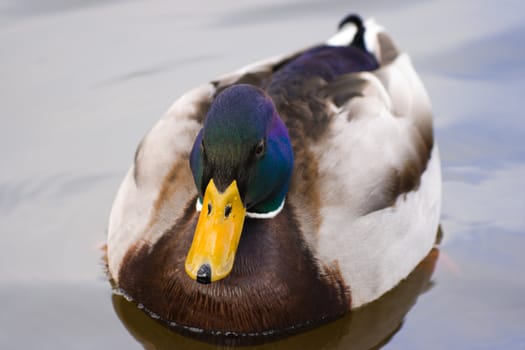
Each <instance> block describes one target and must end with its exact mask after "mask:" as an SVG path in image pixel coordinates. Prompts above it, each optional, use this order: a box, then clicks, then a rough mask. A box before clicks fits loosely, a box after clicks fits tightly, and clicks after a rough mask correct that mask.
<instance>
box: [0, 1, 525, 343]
mask: <svg viewBox="0 0 525 350" xmlns="http://www.w3.org/2000/svg"><path fill="white" fill-rule="evenodd" d="M524 9H525V6H524V5H523V4H522V3H521V2H518V1H514V2H513V1H505V2H498V3H495V2H489V1H473V0H468V1H461V2H457V1H445V0H443V1H425V2H419V1H408V0H407V1H397V2H395V3H394V2H388V1H379V0H377V1H366V2H365V1H354V2H351V1H321V0H309V1H301V2H299V1H298V0H297V1H287V2H286V3H283V2H281V1H277V0H271V1H261V2H259V3H249V4H248V3H235V4H233V3H232V2H226V1H212V0H199V1H192V2H191V3H188V2H180V4H177V3H175V2H173V1H148V2H141V1H101V0H97V1H94V0H93V1H87V0H85V1H81V0H75V1H71V0H69V1H65V0H47V1H37V0H0V81H1V84H0V102H1V103H0V113H1V114H0V118H1V120H2V127H1V128H0V159H2V161H1V168H0V169H1V171H0V232H1V239H0V242H1V247H2V253H1V254H0V300H1V301H2V312H1V313H0V348H2V349H32V348H38V349H57V348H58V349H93V348H103V349H140V348H141V347H142V345H141V344H143V346H144V347H147V348H150V349H152V348H155V347H157V348H163V347H164V348H165V347H172V348H180V349H187V348H210V347H209V346H206V345H203V343H200V342H198V341H195V340H188V339H187V338H184V337H181V336H178V335H176V334H173V333H170V332H168V331H166V330H165V329H164V328H160V327H158V325H157V324H156V323H154V322H153V321H151V320H150V319H148V318H147V317H146V318H145V317H144V315H143V314H142V313H141V312H139V311H138V310H136V309H135V308H134V307H131V304H129V303H127V302H125V301H124V300H123V299H122V298H121V297H119V296H112V295H111V292H110V286H109V284H108V282H107V281H106V279H105V277H104V274H103V269H102V263H101V255H102V253H101V251H100V248H99V246H100V243H102V242H104V239H105V227H106V224H107V217H108V214H109V210H110V207H111V201H112V200H113V198H114V195H115V192H116V189H117V187H118V185H119V183H120V181H121V179H122V177H123V175H124V173H125V171H126V170H127V168H128V166H129V165H130V164H131V161H132V159H133V153H134V149H135V146H136V145H137V143H138V141H139V140H140V138H141V137H142V136H143V135H144V133H145V132H146V131H147V130H148V129H149V128H150V127H151V126H152V125H153V124H154V123H155V122H156V120H157V119H158V118H159V117H160V116H161V115H162V113H163V112H164V111H165V110H166V109H167V108H168V107H169V105H170V104H171V103H172V101H173V100H174V99H175V98H176V97H177V96H179V95H180V94H181V93H182V92H184V91H186V90H188V89H189V88H191V87H193V86H195V85H197V84H199V83H201V82H205V81H208V80H209V79H211V78H213V77H215V76H217V75H220V74H222V73H225V72H228V71H231V70H233V69H235V68H238V67H239V66H241V65H243V64H246V63H249V62H253V61H255V60H258V59H261V58H264V57H268V56H271V55H274V54H277V53H282V52H288V51H290V50H291V49H295V48H301V47H304V46H306V45H310V44H311V43H315V42H319V41H322V40H324V39H325V38H326V37H327V36H328V35H329V34H331V33H332V32H333V31H334V29H335V25H336V24H337V22H338V21H339V19H340V18H341V17H342V16H343V15H344V14H346V13H347V12H349V11H356V12H359V13H361V14H363V15H364V16H374V17H375V18H376V19H377V20H378V21H380V22H381V23H382V24H383V25H384V26H385V27H386V28H388V29H389V31H390V32H391V33H392V35H393V37H394V38H395V39H396V42H397V43H398V45H399V46H400V47H402V48H403V49H404V50H405V51H408V52H409V53H410V54H411V56H412V59H413V61H414V64H415V66H416V69H417V70H418V72H419V73H420V75H421V77H422V79H423V81H424V83H425V85H426V87H427V89H428V90H429V93H430V95H431V98H432V101H433V106H434V112H435V126H436V136H437V140H438V143H439V145H440V147H441V155H442V160H443V175H444V196H443V197H444V203H443V217H442V227H443V231H444V238H443V242H442V245H441V248H440V253H439V259H438V260H437V264H436V266H435V271H434V273H433V275H431V272H432V268H431V267H432V264H431V261H430V262H427V264H426V265H424V266H426V267H423V268H422V269H420V270H418V271H419V272H416V274H415V275H413V276H415V277H411V279H410V280H409V284H408V286H403V285H402V286H400V288H401V289H397V290H395V291H393V293H394V296H391V297H389V298H386V299H382V300H381V302H380V304H378V305H375V306H373V307H372V308H371V309H367V310H364V311H363V312H362V313H361V314H357V315H355V316H354V317H347V318H344V319H342V320H340V321H338V322H335V323H333V324H330V325H327V326H325V327H323V328H320V329H317V330H314V331H313V332H311V333H305V334H303V335H300V336H298V337H294V338H290V339H287V340H285V341H283V342H278V343H275V344H274V345H273V346H274V347H278V348H283V349H284V348H312V349H314V348H323V349H337V348H340V349H347V348H355V349H362V348H367V347H370V346H378V345H381V344H382V345H384V348H386V349H422V348H424V349H444V348H450V349H524V348H525V301H524V299H523V296H524V295H525V278H524V277H523V270H524V268H525V256H524V254H523V247H524V246H525V216H524V215H523V213H524V212H525V193H524V192H525V191H524V190H523V185H522V181H523V179H525V148H524V147H523V146H522V144H523V143H522V137H523V135H524V134H525V112H524V111H523V108H522V105H521V103H522V101H523V98H522V95H523V91H525V89H524V88H525V86H524V85H525V84H524V82H525V64H524V63H523V62H525V46H523V38H525V25H524V23H525V11H524ZM421 271H422V272H421ZM429 279H430V282H429ZM410 281H411V282H410ZM396 293H397V294H396ZM416 301H417V302H416ZM406 312H408V313H407V314H406V316H404V317H403V315H404V314H405V313H406ZM403 318H404V320H403V321H402V322H401V320H402V319H403ZM152 339H153V340H152ZM153 341H156V343H153Z"/></svg>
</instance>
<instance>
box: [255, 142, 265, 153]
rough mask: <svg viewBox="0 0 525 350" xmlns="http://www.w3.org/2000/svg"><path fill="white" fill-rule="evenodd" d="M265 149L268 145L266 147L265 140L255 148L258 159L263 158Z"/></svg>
mask: <svg viewBox="0 0 525 350" xmlns="http://www.w3.org/2000/svg"><path fill="white" fill-rule="evenodd" d="M265 148H266V145H265V142H264V140H261V141H259V143H258V144H257V146H255V155H256V156H257V157H260V156H262V155H263V154H264V151H265Z"/></svg>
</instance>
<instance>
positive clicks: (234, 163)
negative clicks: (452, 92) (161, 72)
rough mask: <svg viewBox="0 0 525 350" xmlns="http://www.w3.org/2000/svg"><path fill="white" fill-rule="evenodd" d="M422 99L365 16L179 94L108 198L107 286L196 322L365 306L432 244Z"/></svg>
mask: <svg viewBox="0 0 525 350" xmlns="http://www.w3.org/2000/svg"><path fill="white" fill-rule="evenodd" d="M431 118H432V113H431V109H430V103H429V98H428V96H427V94H426V92H425V89H424V87H423V85H422V83H421V81H420V80H419V78H418V76H417V74H416V73H415V71H414V69H413V67H412V65H411V62H410V59H409V57H408V56H407V55H406V54H404V53H401V52H400V51H398V49H397V48H396V46H395V45H394V44H393V41H392V40H391V38H390V37H389V35H388V34H386V33H385V31H384V30H383V28H381V27H380V26H379V25H377V24H376V23H375V22H374V21H373V20H367V21H366V22H363V21H362V20H361V19H360V18H359V17H358V16H356V15H349V16H347V17H346V18H345V19H344V20H343V21H342V22H341V23H340V25H339V31H338V32H337V34H336V35H334V36H333V37H331V38H330V39H329V40H328V41H327V42H326V43H323V44H320V45H317V46H314V47H311V48H307V49H304V50H300V51H298V52H294V53H291V54H288V55H284V56H280V57H275V58H271V59H267V60H264V61H261V62H258V63H255V64H252V65H249V66H247V67H244V68H242V69H240V70H239V71H237V72H234V73H232V74H228V75H225V76H223V77H220V78H219V79H216V80H214V81H212V82H210V83H207V84H204V85H201V86H199V87H197V88H195V89H193V90H191V91H190V92H188V93H186V94H184V95H183V96H182V97H180V98H179V99H178V100H177V101H176V102H175V103H174V105H173V106H172V107H171V108H170V109H169V111H168V112H167V113H166V114H165V115H164V117H162V119H161V120H160V121H159V122H158V123H157V124H156V125H155V126H154V127H153V129H151V130H150V132H149V133H148V134H147V135H146V136H145V137H144V139H143V140H142V141H141V142H140V144H139V146H138V148H137V150H136V153H135V159H134V164H133V165H132V166H131V169H130V170H129V171H128V173H127V175H126V176H125V178H124V181H123V182H122V184H121V186H120V189H119V191H118V194H117V196H116V199H115V201H114V204H113V208H112V210H111V215H110V220H109V228H108V240H107V260H108V271H109V274H110V276H111V278H112V279H113V282H114V284H115V285H116V287H117V288H118V289H119V290H120V291H121V292H122V293H125V294H126V296H127V297H129V298H131V299H133V300H134V301H135V302H137V303H140V305H141V308H143V309H144V310H147V311H148V312H149V313H150V314H151V315H153V316H154V317H155V318H159V319H161V320H163V321H164V322H165V323H166V324H168V325H169V326H171V327H174V328H176V329H181V330H184V331H188V332H195V333H210V334H229V335H241V336H250V335H261V334H262V335H265V334H277V333H287V332H288V333H289V332H295V331H297V330H300V329H304V328H307V327H311V326H313V325H316V324H320V323H323V322H326V321H329V320H332V319H335V318H337V317H340V316H341V315H343V314H345V313H347V312H349V311H350V310H351V309H353V308H357V307H359V306H362V305H364V304H366V303H369V302H371V301H373V300H375V299H377V298H379V297H380V296H381V295H383V294H384V293H386V292H387V291H389V290H390V289H392V288H393V287H395V286H396V285H397V284H398V283H399V282H400V281H401V280H403V279H404V278H406V276H408V274H409V273H410V271H411V270H412V269H413V268H414V267H415V266H416V265H417V264H418V262H419V261H421V260H422V259H423V258H424V257H425V256H426V255H427V254H428V253H429V251H430V250H431V248H432V247H433V244H434V239H435V235H436V232H437V227H438V221H439V215H440V202H441V190H440V187H441V175H440V162H439V155H438V150H437V147H436V145H435V144H434V139H433V130H432V120H431Z"/></svg>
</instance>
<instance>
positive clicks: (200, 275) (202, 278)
mask: <svg viewBox="0 0 525 350" xmlns="http://www.w3.org/2000/svg"><path fill="white" fill-rule="evenodd" d="M197 282H199V283H202V284H209V283H211V266H210V265H208V264H203V265H201V267H199V271H197Z"/></svg>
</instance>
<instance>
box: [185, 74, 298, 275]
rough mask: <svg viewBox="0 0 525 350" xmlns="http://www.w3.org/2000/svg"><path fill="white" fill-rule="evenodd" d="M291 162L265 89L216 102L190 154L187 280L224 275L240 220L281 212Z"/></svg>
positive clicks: (242, 88)
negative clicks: (192, 209)
mask: <svg viewBox="0 0 525 350" xmlns="http://www.w3.org/2000/svg"><path fill="white" fill-rule="evenodd" d="M293 161H294V158H293V151H292V146H291V142H290V137H289V135H288V130H287V129H286V126H285V125H284V123H283V121H282V120H281V118H280V117H279V115H278V113H277V110H276V109H275V105H274V104H273V101H272V99H271V98H270V97H269V96H268V95H267V94H266V93H265V92H264V91H263V90H261V89H259V88H257V87H255V86H252V85H246V84H239V85H233V86H231V87H228V88H227V89H225V90H224V91H222V92H221V93H220V94H219V95H218V96H217V97H216V98H215V100H214V101H213V103H212V105H211V107H210V110H209V112H208V114H207V116H206V119H205V121H204V127H203V128H202V130H201V131H200V132H199V134H198V135H197V138H196V139H195V143H194V145H193V149H192V151H191V155H190V166H191V170H192V173H193V178H194V180H195V184H196V186H197V190H198V193H199V201H200V203H202V211H201V214H200V217H199V221H198V224H197V229H196V232H195V236H194V240H193V243H192V247H191V249H190V251H189V253H188V257H187V260H186V271H187V273H188V274H189V275H190V277H192V278H194V279H196V280H197V281H199V282H203V283H209V282H211V281H215V280H218V279H221V278H224V277H226V276H227V275H228V273H229V272H230V270H231V268H232V266H233V259H234V257H235V251H236V249H237V244H238V241H239V239H240V234H241V232H242V226H243V222H244V217H245V216H246V215H251V216H255V217H265V216H271V214H272V213H276V212H278V210H279V209H280V208H282V204H283V202H284V198H285V196H286V193H287V192H288V187H289V184H290V178H291V174H292V169H293ZM210 242H220V243H217V244H215V243H214V244H210Z"/></svg>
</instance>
